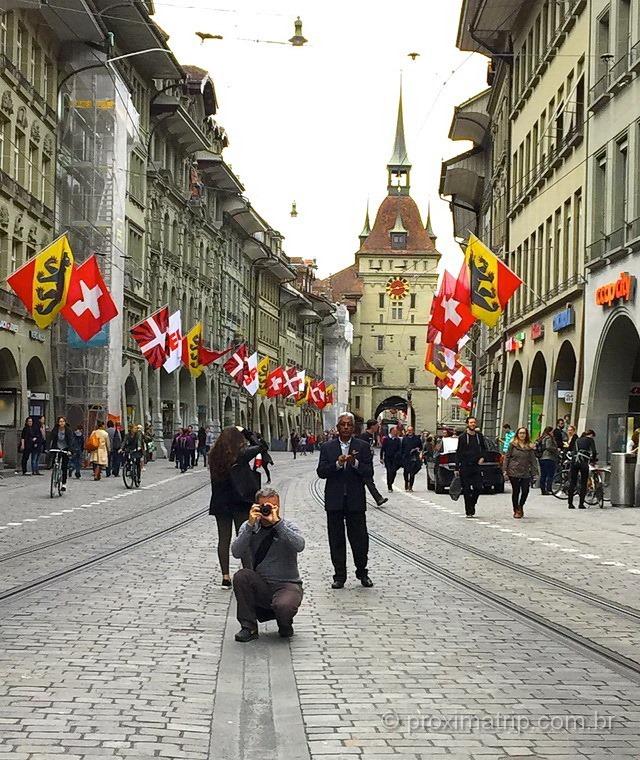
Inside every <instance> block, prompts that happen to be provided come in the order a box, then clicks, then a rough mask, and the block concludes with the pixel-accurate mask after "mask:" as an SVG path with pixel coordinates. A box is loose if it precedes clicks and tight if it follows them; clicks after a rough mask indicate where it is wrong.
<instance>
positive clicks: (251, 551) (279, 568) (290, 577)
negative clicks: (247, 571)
mask: <svg viewBox="0 0 640 760" xmlns="http://www.w3.org/2000/svg"><path fill="white" fill-rule="evenodd" d="M269 530H273V531H275V538H274V540H273V543H272V544H271V547H270V548H269V551H268V553H267V555H266V557H265V558H264V559H263V560H262V562H261V563H260V564H259V565H258V567H257V568H256V572H257V573H258V574H259V575H261V576H262V577H263V578H264V579H265V580H267V581H271V582H273V583H302V580H301V579H300V573H299V572H298V553H299V552H301V551H302V550H303V549H304V536H303V535H302V533H301V532H300V528H298V526H297V525H296V524H295V523H293V522H291V521H290V520H284V519H281V520H280V522H278V523H276V525H275V526H274V527H273V528H263V527H262V525H261V524H260V521H258V522H256V524H255V525H253V526H252V525H249V521H248V520H247V522H245V523H243V524H242V526H241V527H240V530H239V531H238V535H237V536H236V538H235V541H234V542H233V543H232V544H231V553H232V554H233V556H234V557H236V559H241V560H242V563H243V565H244V567H248V568H253V559H254V557H255V555H256V552H257V551H258V547H259V546H260V544H261V543H262V541H263V540H264V539H265V538H266V533H267V531H269Z"/></svg>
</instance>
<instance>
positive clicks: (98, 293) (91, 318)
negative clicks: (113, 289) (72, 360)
mask: <svg viewBox="0 0 640 760" xmlns="http://www.w3.org/2000/svg"><path fill="white" fill-rule="evenodd" d="M61 314H62V316H63V317H64V318H65V319H66V320H67V322H68V323H69V324H70V325H71V327H73V329H74V330H75V331H76V332H77V333H78V335H79V336H80V337H81V338H82V340H84V341H85V342H86V341H89V340H91V338H93V336H94V335H96V334H97V333H99V332H100V330H101V328H102V326H103V325H106V324H107V322H110V321H111V320H112V319H113V318H114V317H116V316H117V315H118V307H117V306H116V305H115V303H114V300H113V298H112V297H111V293H110V292H109V289H108V288H107V285H106V283H105V281H104V280H103V278H102V274H101V273H100V268H99V267H98V260H97V259H96V257H95V256H94V255H91V256H89V258H88V259H87V260H86V261H84V262H83V263H82V264H80V266H75V265H74V267H73V271H72V273H71V281H70V282H69V291H68V293H67V302H66V304H65V306H64V307H63V308H62V309H61Z"/></svg>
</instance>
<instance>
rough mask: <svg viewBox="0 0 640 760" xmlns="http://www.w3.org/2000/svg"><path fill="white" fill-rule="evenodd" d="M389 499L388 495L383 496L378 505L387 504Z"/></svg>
mask: <svg viewBox="0 0 640 760" xmlns="http://www.w3.org/2000/svg"><path fill="white" fill-rule="evenodd" d="M388 501H389V499H387V497H386V496H383V497H382V499H380V501H379V502H377V504H378V506H379V507H381V506H382V505H383V504H386V503H387V502H388Z"/></svg>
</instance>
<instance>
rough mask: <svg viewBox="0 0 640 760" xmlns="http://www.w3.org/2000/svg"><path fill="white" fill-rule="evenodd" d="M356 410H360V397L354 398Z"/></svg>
mask: <svg viewBox="0 0 640 760" xmlns="http://www.w3.org/2000/svg"><path fill="white" fill-rule="evenodd" d="M356 409H360V396H356Z"/></svg>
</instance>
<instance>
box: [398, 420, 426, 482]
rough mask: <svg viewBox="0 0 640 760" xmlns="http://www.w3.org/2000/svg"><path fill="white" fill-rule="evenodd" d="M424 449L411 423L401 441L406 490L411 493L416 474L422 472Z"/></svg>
mask: <svg viewBox="0 0 640 760" xmlns="http://www.w3.org/2000/svg"><path fill="white" fill-rule="evenodd" d="M421 449H422V440H421V439H420V436H418V435H416V434H415V432H414V429H413V427H412V426H411V425H409V427H408V428H407V434H406V435H405V436H404V438H403V439H402V441H401V443H400V456H401V458H402V470H403V473H404V490H405V491H408V492H409V493H412V492H413V484H414V482H415V479H416V474H417V473H418V472H420V468H421V467H422V462H421V461H420V451H421Z"/></svg>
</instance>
